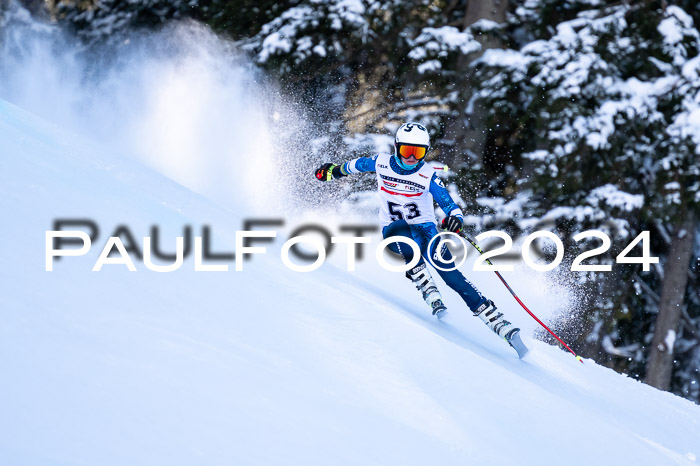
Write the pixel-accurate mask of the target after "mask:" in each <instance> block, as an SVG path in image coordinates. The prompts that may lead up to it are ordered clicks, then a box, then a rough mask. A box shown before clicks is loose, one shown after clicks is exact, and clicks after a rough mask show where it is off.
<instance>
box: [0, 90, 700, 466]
mask: <svg viewBox="0 0 700 466" xmlns="http://www.w3.org/2000/svg"><path fill="white" fill-rule="evenodd" d="M242 167H245V165H242ZM241 169H242V170H243V169H245V168H241ZM254 175H255V173H253V172H251V173H243V174H239V175H238V176H239V178H240V179H245V178H246V177H253V176H254ZM309 177H311V174H309ZM0 186H1V187H2V188H1V189H2V196H0V207H1V209H2V213H3V221H2V224H0V237H1V238H2V246H1V248H2V249H1V255H0V263H1V264H2V267H1V268H0V287H1V292H0V303H1V304H0V309H1V312H2V315H1V316H0V373H2V383H0V464H6V465H29V464H32V465H49V464H61V465H83V464H85V465H88V464H89V465H124V464H132V465H154V464H168V465H179V464H182V465H191V464H208V465H213V464H222V465H231V464H255V465H262V464H304V465H309V464H318V465H322V464H337V465H345V464H347V465H358V464H362V465H370V464H376V465H388V464H403V465H418V464H439V465H463V464H479V465H490V464H493V465H502V464H521V465H541V464H555V463H556V464H569V465H591V464H635V465H666V464H697V461H698V455H700V407H699V406H697V405H695V404H693V403H691V402H689V401H687V400H684V399H682V398H679V397H677V396H674V395H672V394H670V393H666V392H662V391H659V390H656V389H654V388H651V387H649V386H647V385H644V384H642V383H640V382H637V381H635V380H633V379H631V378H628V377H625V376H623V375H619V374H617V373H615V372H614V371H612V370H610V369H607V368H603V367H600V366H597V365H596V364H595V363H594V362H592V361H589V360H585V363H584V364H580V363H579V362H577V361H576V360H575V359H574V357H573V356H572V355H571V354H568V353H566V352H564V351H562V350H561V349H559V348H558V347H553V346H549V345H547V344H545V343H543V342H540V341H538V340H536V339H534V338H533V336H532V335H533V333H534V331H535V329H536V323H534V321H532V319H531V318H530V317H529V316H527V315H526V314H525V312H524V311H522V309H520V308H519V307H518V306H517V304H516V303H515V301H513V299H512V297H510V295H509V294H508V292H507V291H506V290H505V288H503V287H502V286H501V284H500V283H499V282H498V280H497V279H496V277H495V276H494V275H493V274H492V273H478V274H475V273H471V274H470V273H469V272H467V274H468V275H469V276H470V278H472V279H473V280H474V282H475V283H476V284H477V286H478V287H480V288H481V289H482V290H483V291H484V293H486V294H488V295H489V296H490V297H492V299H494V300H495V301H496V302H497V303H498V305H499V308H500V309H503V310H505V311H506V312H507V315H508V317H510V318H511V320H513V321H514V322H515V323H516V324H518V325H519V326H520V327H521V328H522V329H523V332H522V334H523V340H524V342H525V343H526V344H527V345H528V346H529V347H530V353H529V354H528V355H527V356H526V357H525V358H524V359H523V360H519V359H518V358H517V355H516V354H515V352H514V351H513V350H512V349H511V348H509V347H508V345H507V344H505V342H503V341H501V340H499V338H498V337H496V336H495V335H493V334H492V333H491V332H490V330H488V329H487V328H486V327H485V326H484V325H483V324H482V323H481V322H480V321H479V320H478V319H476V318H474V317H472V316H469V315H468V313H467V312H466V309H465V308H464V306H463V305H462V304H461V301H460V300H459V298H458V297H457V295H456V294H454V293H453V292H451V291H450V290H448V289H447V288H446V287H445V286H444V284H443V283H442V282H441V281H440V280H439V278H438V279H437V280H438V284H439V285H441V286H442V289H443V296H444V297H445V301H446V304H447V306H448V308H449V309H450V312H451V314H450V318H451V320H449V321H448V322H439V321H437V320H436V319H435V318H433V317H432V316H431V315H430V312H429V311H428V309H427V308H426V306H425V304H424V303H423V302H422V300H421V299H420V296H419V295H418V293H417V291H416V290H415V289H413V287H412V285H411V283H409V282H408V280H406V279H405V278H404V277H403V276H402V275H403V274H401V273H391V272H388V271H386V270H384V269H382V268H381V267H380V266H379V265H378V264H377V262H376V260H374V259H373V258H372V257H373V251H374V246H376V244H378V242H379V240H380V238H379V237H378V236H376V235H375V236H373V237H372V241H373V242H372V244H371V245H369V246H370V248H369V249H368V252H367V253H366V256H367V257H366V259H365V260H363V261H359V262H358V263H357V269H356V271H354V272H349V271H347V270H346V259H345V251H344V250H342V248H341V247H339V248H338V250H337V251H335V252H334V253H333V254H332V255H331V256H330V257H329V260H328V261H327V262H326V263H325V264H324V265H323V266H322V267H321V268H319V269H318V270H316V271H314V272H310V273H300V272H294V271H291V270H289V269H288V268H287V267H286V266H285V265H284V264H283V263H282V261H281V260H280V249H281V244H282V242H283V240H286V238H287V237H288V231H287V230H288V228H290V227H292V226H294V225H296V224H297V223H295V222H294V221H293V220H294V219H286V222H287V225H285V227H284V228H282V229H280V230H279V232H278V238H277V239H276V240H275V242H274V243H271V244H268V245H267V252H266V253H265V254H255V255H254V257H253V258H252V259H251V260H249V261H246V262H245V263H244V269H243V271H240V272H236V271H235V266H234V263H233V262H230V263H228V265H229V271H228V272H194V271H193V270H194V264H193V262H194V261H193V258H192V257H191V256H190V257H189V258H187V259H186V260H185V262H184V264H183V266H182V268H181V269H180V270H178V271H175V272H169V273H158V272H153V271H150V270H147V269H146V267H145V266H144V264H143V263H142V262H139V261H135V265H136V268H137V271H136V272H129V271H128V270H127V267H126V266H124V265H115V264H107V265H105V266H104V267H103V268H102V270H101V271H99V272H92V271H91V269H92V267H93V265H94V264H95V261H96V260H97V257H98V255H99V253H100V252H101V248H102V246H104V244H105V242H106V238H107V236H108V234H109V233H110V232H111V231H113V230H114V229H115V228H116V227H117V225H120V224H124V225H128V226H129V228H130V229H131V231H132V232H134V234H135V235H137V238H136V240H137V241H140V240H141V237H142V236H148V232H149V230H148V229H149V227H150V226H151V225H158V226H159V227H160V234H161V237H160V241H161V246H160V247H161V249H163V250H165V251H173V250H174V238H175V237H176V236H179V235H181V234H182V233H181V232H182V228H183V226H184V225H191V226H193V230H194V234H195V236H201V232H200V230H199V227H200V226H201V225H204V224H208V225H211V226H212V229H213V233H214V242H213V250H214V251H230V250H233V249H234V233H235V231H236V230H241V229H242V221H243V219H245V218H250V217H259V216H260V215H256V213H257V214H259V211H258V212H256V209H258V207H257V206H256V204H255V203H254V202H253V201H250V202H248V201H244V199H246V198H245V197H243V198H242V200H241V202H240V204H237V205H238V206H239V208H231V207H230V206H228V207H226V208H224V207H220V206H219V205H218V204H217V203H214V202H211V201H210V200H208V199H207V198H206V197H204V196H202V195H200V194H196V193H194V192H193V191H192V190H190V189H188V188H185V187H184V186H182V185H180V184H177V183H175V182H174V181H172V180H171V179H168V178H167V177H165V176H163V175H162V174H159V173H157V172H156V171H155V170H153V169H151V168H148V167H146V166H145V165H142V164H141V163H139V162H137V161H135V160H133V159H130V158H126V157H123V156H121V155H120V154H119V153H118V152H115V151H112V150H110V149H109V148H107V147H102V146H100V145H99V144H98V143H95V142H93V141H89V140H87V139H84V138H82V137H80V136H76V135H75V134H74V133H72V132H71V131H67V130H65V129H63V128H61V127H60V126H57V125H56V124H54V123H50V122H48V121H45V120H43V119H41V118H39V117H37V116H35V115H33V114H32V113H30V112H28V111H26V110H24V109H22V108H19V107H18V106H16V105H14V104H11V103H9V102H7V101H0ZM315 215H317V216H316V217H314V213H309V214H308V215H307V217H305V218H300V219H297V220H298V222H299V223H302V222H304V221H310V220H316V221H319V220H323V221H326V222H329V223H328V224H329V225H330V227H329V228H331V229H333V228H335V227H334V226H336V227H337V225H339V224H342V223H353V222H355V223H357V222H364V223H367V222H372V221H373V220H374V219H372V218H365V217H358V218H353V217H347V216H336V217H335V218H330V217H329V216H328V214H327V213H325V214H324V213H321V212H319V213H316V214H315ZM270 216H272V217H274V215H270ZM76 217H83V218H90V219H94V220H95V221H96V222H97V223H98V224H99V226H100V229H101V231H100V237H99V238H98V239H97V240H96V241H95V244H93V247H92V249H91V251H90V253H89V254H87V255H85V256H81V257H67V258H62V259H61V260H56V261H55V263H54V270H53V271H52V272H47V271H45V232H46V231H47V230H51V229H52V228H53V224H52V222H53V221H54V220H55V219H57V218H76ZM338 246H340V245H338ZM370 253H371V254H370ZM472 258H473V256H472ZM469 267H470V266H469V262H468V263H467V264H466V265H465V266H464V268H465V270H469ZM504 275H505V276H506V279H510V280H512V283H511V284H512V286H513V287H514V288H516V291H517V292H518V293H519V295H520V297H521V298H522V299H523V300H524V301H525V302H526V303H528V306H529V307H530V308H531V309H532V310H533V311H534V312H536V313H537V312H538V311H539V312H540V314H541V316H544V317H548V316H551V315H552V314H553V313H555V312H556V310H557V307H558V306H560V305H561V301H562V298H561V296H560V297H559V299H554V298H555V297H556V296H557V291H556V290H551V289H550V290H547V289H546V288H547V287H546V286H544V284H543V283H542V282H541V279H540V278H539V277H538V274H537V273H532V272H529V273H528V272H527V271H521V272H517V271H516V272H513V273H505V274H504Z"/></svg>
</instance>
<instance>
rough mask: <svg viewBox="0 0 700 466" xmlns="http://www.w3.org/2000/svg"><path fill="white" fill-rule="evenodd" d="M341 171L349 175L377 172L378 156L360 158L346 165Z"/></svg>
mask: <svg viewBox="0 0 700 466" xmlns="http://www.w3.org/2000/svg"><path fill="white" fill-rule="evenodd" d="M340 170H341V171H342V172H343V173H345V174H346V175H349V174H350V173H362V172H373V171H376V170H377V156H376V155H375V156H374V157H359V158H357V159H353V160H351V161H349V162H346V163H344V164H343V165H342V166H341V167H340Z"/></svg>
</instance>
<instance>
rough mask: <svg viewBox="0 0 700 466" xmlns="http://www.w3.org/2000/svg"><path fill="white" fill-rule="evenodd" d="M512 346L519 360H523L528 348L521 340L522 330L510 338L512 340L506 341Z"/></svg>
mask: <svg viewBox="0 0 700 466" xmlns="http://www.w3.org/2000/svg"><path fill="white" fill-rule="evenodd" d="M506 341H507V342H508V344H509V345H510V346H512V347H513V349H514V350H515V351H516V352H517V353H518V358H520V359H522V358H523V357H524V356H525V355H526V354H527V352H528V349H527V346H525V343H523V340H521V339H520V330H518V331H517V332H515V333H514V334H513V335H511V336H510V340H506Z"/></svg>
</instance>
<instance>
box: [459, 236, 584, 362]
mask: <svg viewBox="0 0 700 466" xmlns="http://www.w3.org/2000/svg"><path fill="white" fill-rule="evenodd" d="M458 234H459V236H461V237H462V238H464V239H466V240H467V241H468V242H469V244H471V245H472V246H474V247H475V248H476V250H477V251H479V254H483V253H484V251H482V250H481V248H480V247H479V245H478V244H476V243H475V242H474V240H472V239H471V238H470V237H469V236H467V234H466V233H464V230H460V231H459V232H458ZM486 263H487V264H489V265H491V266H493V263H492V262H491V261H490V260H489V259H486ZM494 272H496V275H498V278H500V279H501V282H503V284H504V285H505V286H506V288H508V291H510V294H512V295H513V297H514V298H515V300H516V301H517V302H518V304H520V305H521V306H522V307H523V309H525V311H527V313H528V314H530V316H532V318H533V319H535V320H536V321H537V323H538V324H540V325H541V326H542V327H544V328H545V330H547V331H548V332H549V333H550V334H551V335H552V336H553V337H554V338H556V339H557V340H558V341H559V343H561V344H562V345H564V348H566V349H568V350H569V352H570V353H571V354H573V355H574V356H576V359H577V360H578V361H579V362H581V363H583V359H581V356H579V355H577V354H576V353H574V350H572V349H571V348H569V345H567V344H566V343H564V341H563V340H562V339H561V338H559V337H558V336H557V334H556V333H554V332H552V331H551V330H550V329H549V327H547V326H546V325H545V324H544V323H543V322H542V321H541V320H540V319H538V318H537V316H536V315H535V314H533V313H532V311H530V309H528V308H527V306H526V305H525V303H523V302H522V301H521V300H520V298H518V295H516V294H515V291H513V288H511V287H510V285H508V283H507V282H506V281H505V279H504V278H503V276H502V275H501V274H500V273H499V272H498V270H494Z"/></svg>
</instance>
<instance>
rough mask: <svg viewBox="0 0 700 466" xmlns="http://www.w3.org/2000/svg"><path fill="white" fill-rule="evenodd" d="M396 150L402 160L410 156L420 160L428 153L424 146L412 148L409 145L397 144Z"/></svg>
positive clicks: (412, 146)
mask: <svg viewBox="0 0 700 466" xmlns="http://www.w3.org/2000/svg"><path fill="white" fill-rule="evenodd" d="M397 150H398V153H399V155H400V156H401V157H402V158H404V159H407V158H409V157H410V156H414V157H415V158H416V160H420V159H422V158H423V157H425V154H426V153H427V152H428V148H427V147H426V146H414V145H411V144H399V145H398V146H397Z"/></svg>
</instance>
